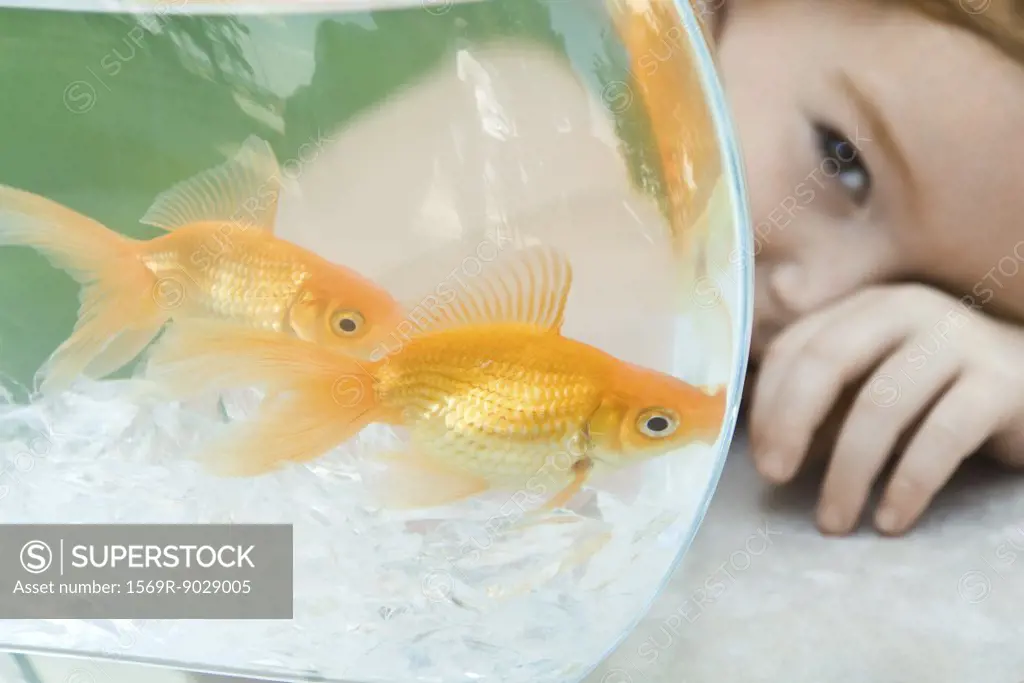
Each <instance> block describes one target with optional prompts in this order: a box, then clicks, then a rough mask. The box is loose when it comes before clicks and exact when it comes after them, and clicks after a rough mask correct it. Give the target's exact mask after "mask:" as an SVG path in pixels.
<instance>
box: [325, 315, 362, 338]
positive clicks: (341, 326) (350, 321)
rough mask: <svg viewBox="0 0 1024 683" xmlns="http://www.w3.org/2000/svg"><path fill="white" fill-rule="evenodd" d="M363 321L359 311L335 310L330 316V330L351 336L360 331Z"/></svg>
mask: <svg viewBox="0 0 1024 683" xmlns="http://www.w3.org/2000/svg"><path fill="white" fill-rule="evenodd" d="M365 322H366V321H365V320H364V319H363V316H362V315H361V314H360V313H359V311H335V312H334V314H333V315H332V316H331V330H333V331H334V333H335V334H340V335H342V336H345V337H351V336H353V335H356V334H358V333H359V332H361V331H362V329H363V325H364V324H365Z"/></svg>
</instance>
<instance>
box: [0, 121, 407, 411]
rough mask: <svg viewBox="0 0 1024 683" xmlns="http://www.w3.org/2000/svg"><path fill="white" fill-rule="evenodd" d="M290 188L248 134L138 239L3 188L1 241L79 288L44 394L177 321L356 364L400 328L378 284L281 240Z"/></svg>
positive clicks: (124, 357) (166, 197)
mask: <svg viewBox="0 0 1024 683" xmlns="http://www.w3.org/2000/svg"><path fill="white" fill-rule="evenodd" d="M281 188H282V181H281V174H280V173H279V169H278V164H277V158H276V157H275V155H274V152H273V150H272V149H271V148H270V146H269V145H268V144H267V143H266V142H265V141H264V140H262V139H260V138H258V137H256V136H250V137H249V138H247V139H246V140H245V141H244V142H243V143H242V145H241V146H240V148H239V150H238V152H237V153H236V154H235V155H234V156H233V157H231V158H229V159H228V160H227V161H225V162H224V163H222V164H220V165H218V166H214V167H212V168H209V169H207V170H205V171H202V172H200V173H198V174H196V175H194V176H192V177H190V178H187V179H185V180H183V181H181V182H179V183H178V184H176V185H174V186H173V187H171V188H170V189H168V190H166V191H165V192H163V193H161V194H160V195H158V196H157V197H156V199H155V201H154V202H153V203H152V205H151V206H150V208H149V209H148V211H147V212H146V213H145V215H144V216H143V217H142V219H141V221H140V222H141V223H143V224H146V225H150V226H154V227H157V228H160V229H162V230H164V231H165V234H161V235H159V236H157V237H155V238H153V239H149V240H136V239H132V238H129V237H127V236H125V235H122V234H120V233H117V232H115V231H113V230H111V229H109V228H107V227H105V226H104V225H102V224H100V223H98V222H96V221H94V220H92V219H91V218H89V217H87V216H84V215H82V214H80V213H78V212H76V211H74V210H72V209H70V208H67V207H65V206H62V205H60V204H58V203H56V202H54V201H51V200H48V199H46V198H44V197H40V196H38V195H35V194H32V193H30V192H27V191H24V190H19V189H16V188H12V187H7V186H0V244H6V245H19V246H28V247H32V248H34V249H36V250H37V251H39V252H40V253H41V254H42V255H43V256H44V257H46V258H47V259H48V260H49V262H50V263H51V264H52V265H54V266H55V267H58V268H61V269H63V270H65V271H66V272H67V273H69V274H70V275H71V276H72V277H73V278H75V280H76V281H77V282H78V283H79V284H80V285H81V293H80V307H79V311H78V318H77V321H76V324H75V327H74V329H73V331H72V333H71V335H70V336H69V337H68V338H67V339H66V340H65V341H64V342H63V343H62V344H61V345H60V346H59V347H58V348H57V349H56V350H55V351H54V353H53V354H52V355H51V357H50V359H49V360H48V361H47V364H46V365H45V366H44V368H42V369H40V374H42V375H43V379H42V383H41V385H40V391H41V392H42V393H48V392H52V391H58V390H62V389H65V388H67V387H68V386H69V385H70V384H71V383H72V381H73V380H74V379H75V378H76V377H78V376H81V375H85V376H88V377H92V378H96V379H98V378H102V377H104V376H106V375H108V374H110V373H112V372H114V371H116V370H118V369H119V368H121V367H122V366H124V365H125V364H127V363H128V362H130V361H131V360H133V359H134V358H135V357H136V356H137V355H138V354H139V353H140V352H141V351H142V350H143V349H144V348H145V347H146V346H147V345H149V343H150V342H151V341H152V340H153V339H154V337H155V336H156V335H157V334H158V332H160V331H161V330H162V329H163V327H164V325H165V324H166V323H167V322H169V321H172V320H173V321H179V320H182V319H192V318H207V317H212V318H217V319H221V320H225V321H230V322H232V323H233V324H240V325H242V326H244V327H248V328H254V329H263V330H268V331H272V332H274V333H279V334H286V335H290V336H293V337H297V338H299V339H303V340H306V341H310V342H315V343H318V344H323V345H326V346H330V347H333V348H339V349H345V350H347V351H349V352H351V353H354V354H356V355H358V354H360V353H364V354H365V353H368V352H369V351H370V350H371V349H373V348H374V347H376V346H377V345H378V344H379V343H380V339H381V338H383V336H384V335H386V334H388V333H389V331H390V329H391V327H393V325H395V324H397V323H398V322H399V321H400V320H402V316H403V312H402V306H401V304H400V303H399V302H397V301H396V300H395V299H394V298H393V297H392V296H391V294H389V292H388V291H387V290H386V289H384V288H382V287H380V286H378V285H376V284H375V283H374V282H373V281H371V280H370V279H368V278H366V277H364V276H362V275H360V274H359V273H357V272H355V271H353V270H351V269H349V268H346V267H342V266H340V265H336V264H334V263H331V262H329V261H327V260H325V259H324V258H321V257H320V256H318V255H317V254H315V253H312V252H310V251H307V250H305V249H303V248H301V247H299V246H298V245H296V244H293V243H291V242H289V241H286V240H284V239H281V238H278V237H276V236H275V235H274V226H275V221H276V215H277V208H278V199H279V196H280V193H281Z"/></svg>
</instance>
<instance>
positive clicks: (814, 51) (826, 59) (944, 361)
mask: <svg viewBox="0 0 1024 683" xmlns="http://www.w3.org/2000/svg"><path fill="white" fill-rule="evenodd" d="M712 4H713V5H714V6H715V12H714V17H713V20H712V22H711V27H712V31H713V34H714V37H715V50H716V52H717V54H716V59H717V60H718V63H719V69H720V75H721V78H722V81H723V84H724V86H725V90H726V96H727V98H728V100H729V104H730V106H731V113H732V117H733V122H734V124H735V126H736V129H737V133H738V136H739V141H740V145H741V148H742V151H743V156H744V162H745V167H746V174H747V185H748V188H749V199H750V204H751V206H750V208H751V211H752V216H753V219H754V224H755V238H756V248H757V256H756V264H757V268H756V276H755V279H756V294H755V314H754V315H755V317H754V331H753V349H752V367H754V368H755V375H754V376H752V377H751V379H750V380H749V389H750V395H749V396H750V399H751V400H750V403H749V405H748V406H747V414H748V416H749V428H750V435H751V444H752V450H753V457H754V459H755V461H756V465H757V468H758V470H759V471H760V472H761V473H762V474H763V475H764V476H765V477H766V478H768V479H769V480H771V481H773V482H777V483H782V482H786V481H788V480H790V479H791V478H792V477H793V476H794V474H795V473H796V472H797V471H798V469H799V468H800V467H801V466H802V465H804V464H805V462H806V461H807V460H808V459H809V457H811V456H812V455H813V451H815V443H817V442H820V441H821V439H820V437H821V436H822V434H823V433H825V434H827V433H828V431H829V430H828V424H829V423H830V422H831V423H834V424H835V425H836V428H835V429H834V430H833V433H834V438H830V439H828V440H826V441H825V443H827V446H828V448H827V449H826V451H825V453H824V455H825V456H826V457H827V458H828V465H827V471H826V475H825V478H824V482H823V484H822V488H821V494H820V501H819V505H818V510H817V520H818V525H819V527H820V528H821V529H822V530H823V531H824V532H826V533H834V534H844V533H848V532H850V531H852V530H853V529H855V527H856V525H857V524H858V522H859V520H860V517H861V514H862V512H863V511H864V509H865V507H866V502H867V499H868V496H869V493H870V491H871V488H872V487H873V485H874V484H875V482H876V481H881V480H884V481H885V487H884V491H883V494H882V497H881V499H880V503H879V505H878V506H877V508H875V509H874V510H873V518H874V525H875V527H876V528H877V529H879V530H880V531H881V532H883V533H888V534H901V533H903V532H905V531H906V530H907V529H909V528H910V527H911V526H912V525H913V524H914V523H915V522H916V521H917V520H918V519H919V517H920V515H921V514H922V512H924V511H925V509H926V508H927V507H928V505H929V503H930V501H931V500H932V498H933V496H934V495H935V494H936V493H937V492H938V491H939V490H940V489H941V488H942V487H943V486H944V484H945V482H946V481H947V480H948V479H949V477H950V476H951V475H952V474H953V473H954V471H955V470H956V469H957V467H958V466H959V465H960V463H961V462H962V461H963V460H964V459H966V458H968V457H969V456H971V455H972V454H974V453H975V452H978V451H984V452H987V453H990V454H992V455H994V456H995V457H996V458H998V459H999V460H1001V461H1003V462H1005V463H1008V464H1012V465H1017V466H1024V135H1022V131H1024V8H1021V7H1020V5H1021V3H1020V2H1014V1H1013V0H899V1H896V0H885V1H884V2H883V1H875V0H827V1H826V0H716V1H715V2H714V3H712ZM1015 6H1016V7H1017V9H1015ZM891 456H892V458H893V461H894V462H893V465H894V467H893V469H892V473H891V475H888V476H886V477H883V476H882V470H883V468H884V467H885V466H886V464H887V462H888V461H889V460H890V457H891Z"/></svg>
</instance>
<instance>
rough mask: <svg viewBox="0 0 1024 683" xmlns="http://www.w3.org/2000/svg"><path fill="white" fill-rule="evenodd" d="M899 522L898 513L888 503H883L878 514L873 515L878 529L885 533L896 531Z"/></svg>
mask: <svg viewBox="0 0 1024 683" xmlns="http://www.w3.org/2000/svg"><path fill="white" fill-rule="evenodd" d="M899 523H900V518H899V515H898V514H896V511H895V510H894V509H892V508H891V507H889V506H888V505H883V506H882V508H881V509H880V510H879V511H878V514H876V515H875V526H877V527H878V530H879V531H883V532H885V533H887V534H893V533H896V531H897V527H898V526H899Z"/></svg>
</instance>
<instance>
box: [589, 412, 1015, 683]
mask: <svg viewBox="0 0 1024 683" xmlns="http://www.w3.org/2000/svg"><path fill="white" fill-rule="evenodd" d="M820 481H821V480H820V473H819V474H818V476H817V477H815V476H813V473H812V474H810V475H808V476H807V477H805V478H804V480H802V481H798V482H794V484H793V485H791V486H789V487H784V488H780V489H773V488H772V487H770V486H769V485H768V484H767V483H765V482H764V481H763V480H762V479H761V478H760V477H759V475H758V474H757V472H756V471H755V469H754V467H753V464H752V462H751V460H750V458H749V456H748V451H747V439H746V435H745V434H744V433H743V432H742V431H741V432H738V433H737V437H736V440H735V442H734V444H733V447H732V450H731V452H730V454H729V458H728V461H727V464H726V468H725V472H724V473H723V476H722V480H721V482H720V484H719V488H718V491H717V493H716V494H715V497H714V499H713V500H712V503H711V506H710V509H709V511H708V515H707V517H706V519H705V521H704V523H703V525H702V526H701V529H700V531H699V532H698V534H697V537H696V539H695V540H694V543H693V546H692V547H691V550H690V552H689V553H688V554H687V557H686V558H685V559H684V560H683V562H682V564H681V565H680V567H679V569H678V570H677V571H676V573H675V575H674V576H673V578H672V579H671V581H670V583H669V585H668V586H667V587H666V588H665V590H664V591H663V592H662V593H661V595H660V596H659V597H658V598H657V600H656V601H655V604H654V605H653V606H652V608H651V611H650V613H649V614H648V616H647V618H646V619H645V620H644V621H643V622H642V623H641V624H640V626H639V627H638V629H637V630H636V631H635V632H634V633H633V634H632V635H631V636H630V637H629V638H628V639H627V640H625V641H624V642H623V644H622V645H621V646H620V647H619V648H618V649H617V650H616V651H615V653H614V654H613V655H612V656H611V657H610V658H609V659H608V660H607V661H606V662H605V664H604V665H603V666H602V667H600V669H598V670H597V671H596V672H595V673H594V674H593V675H592V676H590V677H589V678H588V679H587V683H641V682H642V681H659V682H660V681H673V682H674V683H712V682H713V683H724V682H726V681H737V682H739V681H742V682H743V683H761V682H762V681H763V682H764V683H778V682H779V681H786V682H787V683H820V681H829V682H830V683H846V682H847V681H849V682H850V683H863V682H864V681H871V682H872V683H917V682H918V681H928V682H929V683H946V682H948V683H974V682H975V681H976V682H977V683H1022V682H1024V485H1022V483H1024V479H1022V478H1021V477H1020V475H1018V474H1014V473H1008V472H1006V471H1003V470H999V469H997V468H995V467H994V466H990V465H988V464H986V463H982V462H979V463H972V462H968V463H967V465H966V466H965V467H964V468H963V469H962V470H961V472H959V473H958V474H957V475H956V476H955V477H954V479H953V480H952V481H951V482H950V484H949V486H948V487H947V489H946V490H945V491H944V492H943V493H942V494H940V496H939V497H938V498H937V499H936V501H935V503H934V505H933V507H932V508H931V510H930V511H929V512H928V513H927V515H926V517H925V518H924V519H923V520H922V522H921V524H920V525H919V526H918V527H917V528H916V529H914V530H913V531H911V532H910V533H908V534H907V535H906V536H904V537H902V538H885V537H883V536H880V535H878V534H877V533H876V532H875V531H874V530H873V529H872V528H871V526H870V517H869V516H868V515H865V521H864V523H863V524H862V527H861V529H860V531H859V532H858V533H856V534H855V535H852V536H849V537H845V538H830V537H826V536H823V535H822V534H820V533H819V532H818V531H817V529H816V527H815V526H814V516H813V512H814V506H815V502H816V498H817V491H818V484H819V483H820Z"/></svg>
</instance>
